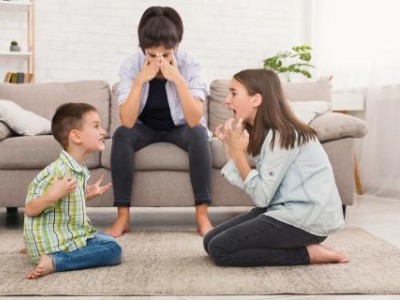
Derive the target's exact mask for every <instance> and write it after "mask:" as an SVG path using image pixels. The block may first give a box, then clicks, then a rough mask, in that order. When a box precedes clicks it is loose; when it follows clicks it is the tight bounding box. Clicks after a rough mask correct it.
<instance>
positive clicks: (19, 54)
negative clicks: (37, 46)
mask: <svg viewBox="0 0 400 300" xmlns="http://www.w3.org/2000/svg"><path fill="white" fill-rule="evenodd" d="M31 56H32V52H1V51H0V58H1V57H5V58H13V57H14V58H24V59H26V58H29V57H31Z"/></svg>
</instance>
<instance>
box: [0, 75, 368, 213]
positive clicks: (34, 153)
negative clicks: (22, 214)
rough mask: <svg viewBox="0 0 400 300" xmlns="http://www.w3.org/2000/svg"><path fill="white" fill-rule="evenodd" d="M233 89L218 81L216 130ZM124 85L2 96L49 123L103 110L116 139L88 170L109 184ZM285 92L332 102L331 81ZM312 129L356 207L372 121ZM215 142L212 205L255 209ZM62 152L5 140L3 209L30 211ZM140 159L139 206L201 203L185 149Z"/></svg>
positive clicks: (1, 148)
mask: <svg viewBox="0 0 400 300" xmlns="http://www.w3.org/2000/svg"><path fill="white" fill-rule="evenodd" d="M228 84H229V81H228V80H215V81H213V82H212V83H211V84H210V95H209V97H208V98H207V101H205V104H206V105H205V106H204V112H205V116H206V117H207V119H208V124H209V128H210V129H211V130H212V129H213V128H215V126H216V125H217V124H219V123H222V122H223V121H224V120H225V119H227V118H228V117H230V116H231V112H230V111H229V110H227V109H226V107H225V104H224V98H225V96H226V95H227V93H228ZM117 88H118V85H117V84H115V85H114V86H113V87H112V88H111V89H110V87H109V84H108V83H107V82H104V81H79V82H69V83H37V84H19V85H18V84H7V83H4V84H0V99H8V100H11V101H14V102H15V103H17V104H19V105H20V106H21V107H23V108H24V109H25V110H29V111H32V112H34V113H36V114H38V115H40V116H42V117H45V118H47V119H48V120H51V118H52V115H53V114H54V112H55V109H56V108H57V107H58V106H59V105H60V104H62V103H65V102H87V103H90V104H92V105H94V106H95V107H97V109H98V111H99V113H100V117H101V121H102V125H103V127H104V128H105V129H106V130H107V131H108V138H107V140H106V142H105V150H104V151H103V152H102V153H96V154H93V155H91V156H90V157H88V159H87V166H88V167H89V169H90V170H91V175H92V176H91V179H92V180H94V179H96V178H98V177H99V176H100V175H101V174H103V175H104V176H105V181H106V182H107V181H111V172H110V153H111V143H112V139H111V136H112V133H113V132H114V131H115V129H116V128H117V127H118V126H119V124H120V123H119V117H118V104H117V98H116V90H117ZM284 91H285V94H286V97H287V98H288V99H289V100H290V101H312V100H319V101H327V102H329V101H330V100H331V87H330V83H329V81H316V82H306V83H287V84H284ZM0 123H1V122H0ZM3 125H4V124H3ZM310 125H311V126H312V127H313V128H314V129H315V130H316V131H317V133H318V137H319V139H320V141H321V142H322V145H323V147H324V149H325V150H326V152H327V153H328V156H329V159H330V161H331V163H332V166H333V170H334V173H335V179H336V183H337V186H338V188H339V193H340V196H341V199H342V202H343V205H344V206H346V205H351V204H352V203H353V196H354V180H353V159H354V155H353V141H354V139H355V138H360V137H362V136H363V135H365V133H366V130H367V129H366V125H365V123H364V122H363V121H361V120H359V119H356V118H354V117H351V116H349V115H344V114H338V113H333V112H328V113H326V114H323V115H321V116H318V117H317V118H315V119H314V120H313V121H312V122H311V124H310ZM3 127H4V126H3ZM210 144H211V151H212V159H213V169H212V199H213V202H212V205H214V206H235V205H244V206H245V205H252V202H251V200H250V198H249V197H248V196H247V195H246V194H245V193H244V192H243V191H241V190H240V189H238V188H236V187H234V186H232V185H230V184H229V183H228V182H227V181H226V180H225V179H224V178H223V177H222V176H221V175H220V169H221V167H222V166H223V165H224V164H225V162H226V159H225V156H224V151H223V146H222V144H221V142H220V141H219V140H218V139H217V138H215V137H214V138H212V139H211V140H210ZM60 149H61V148H60V146H59V145H58V143H57V142H56V141H55V140H54V139H53V137H52V136H51V135H37V136H17V135H15V134H14V135H12V136H9V137H7V138H4V139H3V140H1V141H0V207H7V208H18V207H23V206H24V203H25V196H26V192H27V186H28V184H29V183H30V181H31V180H32V179H33V178H34V176H35V175H36V174H37V173H38V172H39V171H40V170H41V169H42V168H44V167H45V166H46V165H47V164H49V163H50V162H51V161H53V160H54V159H56V158H57V157H58V155H59V151H60ZM135 161H136V162H135V166H136V167H137V169H136V173H135V178H134V181H135V184H134V190H133V198H132V206H177V207H179V206H192V205H193V203H194V202H193V195H192V190H191V185H190V180H189V175H188V157H187V154H186V152H185V151H183V150H181V149H179V148H178V147H177V146H175V145H172V144H168V143H156V144H152V145H149V146H147V147H145V148H143V149H141V150H140V151H138V152H137V154H136V155H135ZM89 205H90V206H100V207H104V206H112V205H113V194H112V190H110V191H108V192H107V193H105V194H103V195H102V196H101V197H98V198H97V199H96V200H94V201H90V202H89ZM14 210H15V209H14ZM10 211H11V209H10Z"/></svg>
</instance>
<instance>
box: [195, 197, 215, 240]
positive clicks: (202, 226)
mask: <svg viewBox="0 0 400 300" xmlns="http://www.w3.org/2000/svg"><path fill="white" fill-rule="evenodd" d="M196 223H197V232H198V233H199V234H200V235H201V236H205V235H206V234H207V233H208V232H209V231H210V230H211V229H213V226H212V224H211V222H210V220H209V219H208V205H207V204H202V205H197V206H196Z"/></svg>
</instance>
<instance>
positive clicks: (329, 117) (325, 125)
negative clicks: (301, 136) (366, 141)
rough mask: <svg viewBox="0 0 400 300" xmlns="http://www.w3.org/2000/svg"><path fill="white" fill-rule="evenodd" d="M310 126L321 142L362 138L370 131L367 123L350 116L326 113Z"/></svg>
mask: <svg viewBox="0 0 400 300" xmlns="http://www.w3.org/2000/svg"><path fill="white" fill-rule="evenodd" d="M310 126H311V127H312V128H313V129H314V130H315V131H316V132H317V134H318V139H319V140H320V141H321V142H327V141H332V140H337V139H341V138H347V137H351V138H361V137H363V136H364V135H365V134H366V133H367V131H368V129H367V123H366V122H364V121H363V120H360V119H358V118H355V117H353V116H350V115H346V114H341V113H326V114H323V115H321V116H319V117H317V118H316V119H314V120H313V121H312V122H311V123H310Z"/></svg>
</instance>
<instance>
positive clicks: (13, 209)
mask: <svg viewBox="0 0 400 300" xmlns="http://www.w3.org/2000/svg"><path fill="white" fill-rule="evenodd" d="M17 213H18V207H7V214H10V215H16V214H17Z"/></svg>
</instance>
